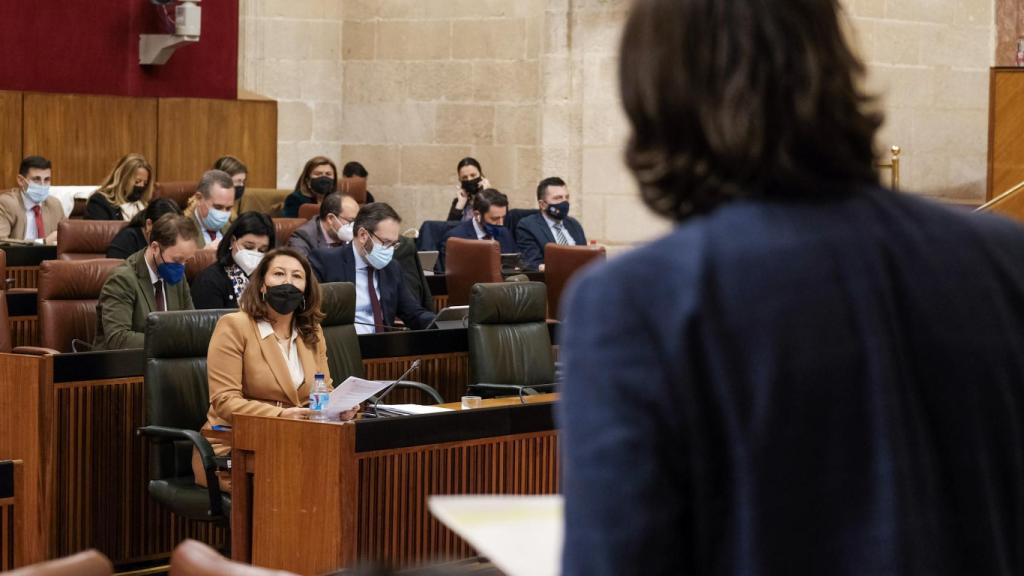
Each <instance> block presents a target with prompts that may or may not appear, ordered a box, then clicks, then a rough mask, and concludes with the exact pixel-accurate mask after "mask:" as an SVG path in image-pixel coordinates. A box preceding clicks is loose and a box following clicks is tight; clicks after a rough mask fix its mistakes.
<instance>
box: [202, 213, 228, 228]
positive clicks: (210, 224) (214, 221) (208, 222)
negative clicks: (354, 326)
mask: <svg viewBox="0 0 1024 576" xmlns="http://www.w3.org/2000/svg"><path fill="white" fill-rule="evenodd" d="M229 218H231V212H230V211H228V210H217V209H216V208H210V210H209V211H207V212H206V218H203V227H205V228H206V229H207V230H209V231H210V232H214V231H217V230H220V229H221V228H223V227H224V225H225V224H227V223H228V219H229Z"/></svg>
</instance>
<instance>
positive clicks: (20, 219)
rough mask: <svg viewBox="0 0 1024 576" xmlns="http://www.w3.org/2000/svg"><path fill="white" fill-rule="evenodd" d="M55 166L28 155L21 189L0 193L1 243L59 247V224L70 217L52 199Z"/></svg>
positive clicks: (20, 174) (22, 167)
mask: <svg viewBox="0 0 1024 576" xmlns="http://www.w3.org/2000/svg"><path fill="white" fill-rule="evenodd" d="M52 172H53V171H52V164H51V163H50V161H49V160H47V159H46V158H43V157H41V156H29V157H27V158H25V159H24V160H22V161H21V165H20V166H19V167H18V187H17V188H15V189H13V190H8V191H7V192H4V193H3V194H0V240H14V241H26V242H34V243H36V244H44V243H45V244H56V243H57V225H58V224H60V221H61V220H64V219H65V218H66V217H67V216H65V215H64V208H63V207H62V206H61V203H60V200H58V199H57V198H55V197H53V196H50V180H51V175H52Z"/></svg>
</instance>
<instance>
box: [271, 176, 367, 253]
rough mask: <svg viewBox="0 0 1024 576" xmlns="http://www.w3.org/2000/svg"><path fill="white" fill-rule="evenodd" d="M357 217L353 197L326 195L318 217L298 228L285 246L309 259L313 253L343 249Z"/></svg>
mask: <svg viewBox="0 0 1024 576" xmlns="http://www.w3.org/2000/svg"><path fill="white" fill-rule="evenodd" d="M357 214H359V203H358V202H356V201H355V199H354V198H352V197H351V196H346V195H343V194H341V193H338V192H334V193H332V194H328V195H327V196H326V197H325V198H324V201H323V202H321V203H320V215H319V216H314V217H312V218H310V219H309V222H306V223H305V224H303V225H302V226H299V227H298V228H297V229H296V230H295V232H293V233H292V235H291V237H290V238H289V239H288V247H289V248H294V249H295V251H296V252H298V253H300V254H302V255H303V256H305V257H307V258H308V257H309V255H310V253H312V252H313V251H314V250H319V249H321V248H337V247H341V246H345V245H346V244H348V243H349V242H351V241H352V236H353V234H352V224H353V223H354V222H355V220H356V215H357Z"/></svg>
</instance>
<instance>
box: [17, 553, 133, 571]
mask: <svg viewBox="0 0 1024 576" xmlns="http://www.w3.org/2000/svg"><path fill="white" fill-rule="evenodd" d="M113 573H114V565H113V564H111V563H110V560H109V559H107V557H106V556H104V555H103V554H100V553H99V552H97V551H95V550H86V551H85V552H79V553H78V554H75V555H74V556H68V557H67V558H60V559H58V560H50V561H49V562H40V563H39V564H33V565H31V566H25V567H24V568H19V569H18V570H14V571H12V572H8V573H7V575H8V576H110V575H111V574H113Z"/></svg>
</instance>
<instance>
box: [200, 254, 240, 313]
mask: <svg viewBox="0 0 1024 576" xmlns="http://www.w3.org/2000/svg"><path fill="white" fill-rule="evenodd" d="M192 304H193V305H194V306H195V307H196V310H223V309H227V308H238V300H237V299H236V298H235V286H234V285H233V284H232V283H231V278H229V277H228V273H227V271H226V270H224V266H222V265H221V263H220V262H214V263H213V264H210V265H209V266H207V267H206V269H205V270H203V271H202V272H200V273H199V275H198V276H196V279H195V282H192Z"/></svg>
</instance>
